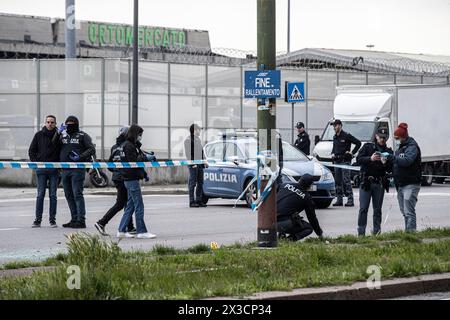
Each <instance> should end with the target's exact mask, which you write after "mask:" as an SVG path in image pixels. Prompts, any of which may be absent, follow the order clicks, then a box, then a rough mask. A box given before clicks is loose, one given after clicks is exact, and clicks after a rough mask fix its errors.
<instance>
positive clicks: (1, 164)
mask: <svg viewBox="0 0 450 320" xmlns="http://www.w3.org/2000/svg"><path fill="white" fill-rule="evenodd" d="M214 162H215V161H214V160H192V161H191V160H189V161H188V160H177V161H173V160H167V161H158V162H15V161H0V169H133V168H167V167H182V166H192V165H201V164H211V163H214Z"/></svg>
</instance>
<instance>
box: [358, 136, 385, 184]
mask: <svg viewBox="0 0 450 320" xmlns="http://www.w3.org/2000/svg"><path fill="white" fill-rule="evenodd" d="M377 151H378V152H380V153H384V152H387V153H389V154H390V155H393V154H394V151H392V149H391V148H388V147H387V146H380V145H379V144H378V143H376V142H370V143H366V144H365V145H364V146H363V147H362V148H361V150H359V153H358V156H357V157H356V162H357V164H358V165H359V166H361V172H362V173H364V174H365V175H366V176H372V177H380V178H382V177H384V176H386V173H387V172H391V171H392V159H388V161H387V162H386V163H385V164H383V163H382V162H381V161H372V160H370V158H371V157H372V155H373V154H374V153H375V152H377Z"/></svg>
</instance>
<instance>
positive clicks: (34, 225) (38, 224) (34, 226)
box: [31, 220, 41, 228]
mask: <svg viewBox="0 0 450 320" xmlns="http://www.w3.org/2000/svg"><path fill="white" fill-rule="evenodd" d="M31 227H32V228H40V227H41V222H40V221H37V220H34V222H33V224H32V225H31Z"/></svg>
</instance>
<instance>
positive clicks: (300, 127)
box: [294, 122, 311, 156]
mask: <svg viewBox="0 0 450 320" xmlns="http://www.w3.org/2000/svg"><path fill="white" fill-rule="evenodd" d="M295 127H296V128H297V133H298V135H297V140H295V143H294V146H295V147H296V148H297V149H298V150H300V151H301V152H303V153H304V154H306V155H307V156H309V153H310V148H311V141H309V135H308V134H307V133H306V131H305V124H304V123H303V122H297V125H296V126H295Z"/></svg>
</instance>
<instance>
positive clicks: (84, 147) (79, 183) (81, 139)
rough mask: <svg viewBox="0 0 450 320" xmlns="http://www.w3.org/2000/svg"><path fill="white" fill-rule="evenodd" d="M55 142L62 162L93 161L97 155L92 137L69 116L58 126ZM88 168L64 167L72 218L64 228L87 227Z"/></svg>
mask: <svg viewBox="0 0 450 320" xmlns="http://www.w3.org/2000/svg"><path fill="white" fill-rule="evenodd" d="M53 143H54V144H56V145H57V146H58V147H60V149H61V152H60V161H61V162H91V161H92V157H93V156H94V155H95V146H94V144H93V143H92V139H91V137H90V136H89V135H88V134H87V133H85V132H83V131H81V130H80V125H79V122H78V119H77V118H76V117H74V116H69V117H68V118H67V119H66V122H65V125H64V124H62V125H61V126H60V127H59V128H58V133H57V134H55V136H54V137H53ZM85 175H86V169H63V170H62V172H61V178H62V183H63V187H64V195H65V197H66V200H67V203H68V205H69V209H70V214H71V220H70V222H68V223H66V224H63V227H64V228H76V229H80V228H82V229H84V228H86V223H85V218H86V208H85V203H84V196H83V189H84V178H85Z"/></svg>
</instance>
